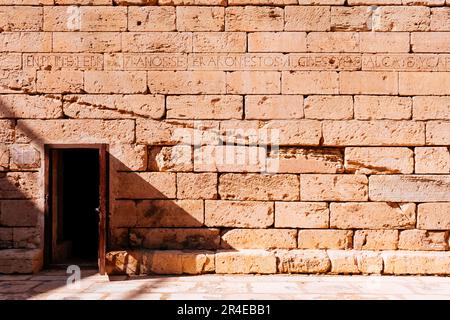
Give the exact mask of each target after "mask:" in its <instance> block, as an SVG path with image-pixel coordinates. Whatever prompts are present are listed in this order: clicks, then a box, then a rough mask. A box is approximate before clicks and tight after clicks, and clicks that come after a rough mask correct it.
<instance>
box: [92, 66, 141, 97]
mask: <svg viewBox="0 0 450 320" xmlns="http://www.w3.org/2000/svg"><path fill="white" fill-rule="evenodd" d="M84 90H85V91H86V92H88V93H145V92H146V91H147V74H146V73H145V72H143V71H85V72H84Z"/></svg>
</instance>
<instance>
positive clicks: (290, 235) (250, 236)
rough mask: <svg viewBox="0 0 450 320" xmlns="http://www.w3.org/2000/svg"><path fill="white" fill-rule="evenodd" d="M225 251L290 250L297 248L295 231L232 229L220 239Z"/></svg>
mask: <svg viewBox="0 0 450 320" xmlns="http://www.w3.org/2000/svg"><path fill="white" fill-rule="evenodd" d="M221 247H222V248H226V249H275V248H279V249H290V248H296V247H297V230H290V229H232V230H229V231H225V232H224V233H223V234H222V237H221Z"/></svg>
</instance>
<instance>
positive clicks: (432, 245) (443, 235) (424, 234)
mask: <svg viewBox="0 0 450 320" xmlns="http://www.w3.org/2000/svg"><path fill="white" fill-rule="evenodd" d="M398 248H399V249H402V250H423V251H445V250H448V232H443V231H427V230H405V231H401V232H400V238H399V241H398Z"/></svg>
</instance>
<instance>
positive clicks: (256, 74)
mask: <svg viewBox="0 0 450 320" xmlns="http://www.w3.org/2000/svg"><path fill="white" fill-rule="evenodd" d="M226 87H227V93H232V94H279V93H281V73H280V72H276V71H235V72H228V73H227V82H226Z"/></svg>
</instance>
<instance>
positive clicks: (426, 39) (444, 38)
mask: <svg viewBox="0 0 450 320" xmlns="http://www.w3.org/2000/svg"><path fill="white" fill-rule="evenodd" d="M449 39H450V35H449V34H448V32H411V48H412V51H413V52H431V53H436V52H450V42H449Z"/></svg>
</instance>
